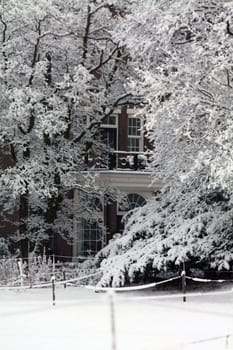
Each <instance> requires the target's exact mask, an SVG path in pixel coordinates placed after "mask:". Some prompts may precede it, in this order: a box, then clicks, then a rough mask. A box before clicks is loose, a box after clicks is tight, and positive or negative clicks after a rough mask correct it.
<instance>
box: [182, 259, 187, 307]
mask: <svg viewBox="0 0 233 350" xmlns="http://www.w3.org/2000/svg"><path fill="white" fill-rule="evenodd" d="M181 283H182V293H183V302H186V295H185V294H186V272H185V263H184V262H183V271H182V272H181Z"/></svg>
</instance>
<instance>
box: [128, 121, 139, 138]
mask: <svg viewBox="0 0 233 350" xmlns="http://www.w3.org/2000/svg"><path fill="white" fill-rule="evenodd" d="M140 128H141V120H140V119H139V118H129V125H128V134H129V136H141V131H140Z"/></svg>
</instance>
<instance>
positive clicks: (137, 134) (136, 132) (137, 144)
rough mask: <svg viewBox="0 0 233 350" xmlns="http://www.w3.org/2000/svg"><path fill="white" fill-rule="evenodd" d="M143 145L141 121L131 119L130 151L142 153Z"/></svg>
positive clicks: (129, 129) (129, 121) (129, 128)
mask: <svg viewBox="0 0 233 350" xmlns="http://www.w3.org/2000/svg"><path fill="white" fill-rule="evenodd" d="M141 144H142V135H141V120H140V119H139V118H134V117H131V118H129V119H128V151H129V152H140V150H141V148H142V147H141Z"/></svg>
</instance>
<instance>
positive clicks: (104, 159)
mask: <svg viewBox="0 0 233 350" xmlns="http://www.w3.org/2000/svg"><path fill="white" fill-rule="evenodd" d="M149 158H150V155H149V154H148V153H145V152H127V151H112V152H106V153H105V154H103V155H102V156H99V157H96V158H94V157H88V158H87V159H86V164H87V165H88V168H89V167H91V168H94V169H96V170H134V171H146V170H147V168H148V164H149V162H150V159H149Z"/></svg>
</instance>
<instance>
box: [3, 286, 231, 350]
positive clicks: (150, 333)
mask: <svg viewBox="0 0 233 350" xmlns="http://www.w3.org/2000/svg"><path fill="white" fill-rule="evenodd" d="M138 293H140V294H138ZM147 295H148V296H150V297H151V296H152V294H151V293H147V294H145V293H144V294H142V293H141V292H134V293H118V294H115V296H114V300H115V302H114V308H115V327H116V350H130V349H133V350H155V349H156V350H165V349H166V350H168V349H172V350H174V349H188V350H201V349H205V350H208V349H211V350H215V349H216V350H222V349H226V337H223V338H220V339H217V340H211V341H207V342H203V343H197V344H191V345H187V344H188V343H190V342H195V341H199V340H203V339H208V338H212V337H221V336H225V335H227V334H233V322H232V321H233V293H232V294H231V293H229V294H223V295H208V296H196V297H188V299H187V302H186V303H183V302H182V299H181V298H178V299H172V298H167V299H166V298H163V299H151V298H150V299H149V298H148V299H147V298H145V297H146V296H147ZM153 295H155V292H153ZM138 296H143V297H144V298H142V299H137V297H138ZM170 296H171V295H170ZM110 320H111V312H110V303H109V296H108V294H106V293H94V292H93V291H92V290H87V289H82V288H75V287H69V288H67V289H64V288H62V287H59V288H57V290H56V306H52V292H51V290H50V289H41V290H23V291H8V290H0V330H1V349H3V350H16V349H20V350H21V349H22V350H72V349H80V350H112V340H111V322H110ZM227 349H233V337H230V338H229V341H228V347H227Z"/></svg>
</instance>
